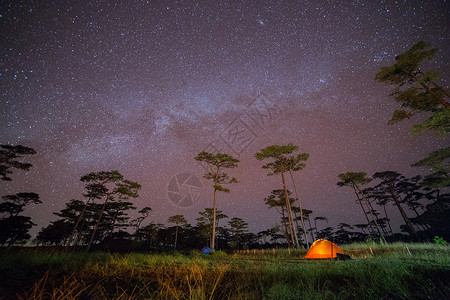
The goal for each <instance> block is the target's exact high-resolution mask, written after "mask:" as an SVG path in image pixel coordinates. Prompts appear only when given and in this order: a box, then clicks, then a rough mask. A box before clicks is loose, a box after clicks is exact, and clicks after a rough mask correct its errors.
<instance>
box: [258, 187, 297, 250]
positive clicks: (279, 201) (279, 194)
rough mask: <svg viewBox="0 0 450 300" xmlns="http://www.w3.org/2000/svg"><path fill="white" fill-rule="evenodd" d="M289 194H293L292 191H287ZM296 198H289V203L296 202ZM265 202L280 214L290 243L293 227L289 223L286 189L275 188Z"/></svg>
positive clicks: (285, 235)
mask: <svg viewBox="0 0 450 300" xmlns="http://www.w3.org/2000/svg"><path fill="white" fill-rule="evenodd" d="M287 192H288V196H290V195H291V193H292V192H291V191H287ZM294 201H295V199H294V198H289V203H290V204H291V205H292V204H293V203H294ZM264 202H265V203H266V204H267V205H268V206H269V208H275V210H276V211H277V212H278V213H279V214H280V217H281V224H282V226H283V233H284V237H285V239H286V241H287V242H288V244H290V241H291V240H290V237H291V236H292V235H291V231H290V230H291V229H292V228H291V227H290V226H289V225H288V223H289V219H288V217H287V216H286V215H287V207H286V199H285V198H284V190H273V191H272V192H271V193H270V195H269V197H267V198H264Z"/></svg>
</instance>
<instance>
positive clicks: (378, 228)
mask: <svg viewBox="0 0 450 300" xmlns="http://www.w3.org/2000/svg"><path fill="white" fill-rule="evenodd" d="M354 188H355V193H357V192H356V190H358V192H359V194H360V195H361V197H362V198H363V199H364V201H365V202H366V205H367V207H368V208H369V213H370V215H371V216H372V220H373V221H374V222H375V226H376V228H377V231H378V234H379V235H380V238H381V239H382V240H383V242H384V243H386V239H385V237H384V235H383V233H382V232H381V229H380V226H378V222H377V219H376V218H375V216H374V215H373V213H372V211H371V210H370V203H369V201H368V200H367V198H366V196H365V195H364V193H363V192H362V191H361V190H360V189H359V187H358V186H357V185H355V186H354ZM357 194H358V193H357ZM358 198H359V197H358ZM361 206H362V204H361ZM366 217H367V216H366ZM367 219H369V218H367ZM369 224H370V223H369Z"/></svg>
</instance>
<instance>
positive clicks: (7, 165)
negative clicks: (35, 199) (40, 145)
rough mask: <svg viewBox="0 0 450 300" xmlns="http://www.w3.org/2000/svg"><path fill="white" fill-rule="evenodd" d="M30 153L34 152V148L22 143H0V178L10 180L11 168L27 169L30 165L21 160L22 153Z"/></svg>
mask: <svg viewBox="0 0 450 300" xmlns="http://www.w3.org/2000/svg"><path fill="white" fill-rule="evenodd" d="M31 154H36V150H34V149H33V148H29V147H25V146H22V145H17V146H11V145H0V179H1V180H5V181H11V177H9V175H10V174H12V171H11V170H10V169H11V168H16V169H20V170H25V171H28V170H29V169H30V168H31V167H32V165H31V164H29V163H24V162H22V161H21V160H22V157H23V155H31Z"/></svg>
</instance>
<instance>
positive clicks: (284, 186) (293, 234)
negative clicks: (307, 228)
mask: <svg viewBox="0 0 450 300" xmlns="http://www.w3.org/2000/svg"><path fill="white" fill-rule="evenodd" d="M281 180H282V181H283V189H284V197H285V198H286V208H287V209H286V210H287V214H288V218H289V225H290V227H291V237H292V240H293V241H294V245H295V247H297V248H298V246H299V244H298V238H297V232H296V230H295V225H294V220H293V218H292V210H291V203H290V201H289V195H288V192H287V188H286V181H285V179H284V173H283V172H281Z"/></svg>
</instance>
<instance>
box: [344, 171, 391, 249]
mask: <svg viewBox="0 0 450 300" xmlns="http://www.w3.org/2000/svg"><path fill="white" fill-rule="evenodd" d="M366 176H367V173H365V172H347V173H342V174H339V175H338V177H339V178H340V179H341V180H342V181H340V182H338V183H337V185H338V186H341V187H342V186H348V187H351V188H353V191H354V192H355V195H356V198H357V199H358V202H359V204H360V205H361V209H362V210H363V213H364V216H365V217H366V220H367V223H368V224H369V226H370V227H371V224H372V223H374V225H375V227H376V228H377V231H378V234H379V236H380V238H381V239H382V240H383V242H385V243H386V238H385V237H384V235H383V233H382V232H381V229H380V226H379V224H378V221H377V217H376V215H375V214H374V209H373V208H372V206H371V205H370V203H369V201H368V200H367V198H366V196H365V195H364V193H363V192H362V191H361V188H360V186H361V185H364V184H367V183H369V182H371V181H372V179H371V178H368V177H366ZM363 201H364V203H365V204H366V206H367V211H366V209H364V206H363ZM367 214H370V215H371V216H372V222H370V221H369V218H368V216H367ZM372 232H373V230H372Z"/></svg>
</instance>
